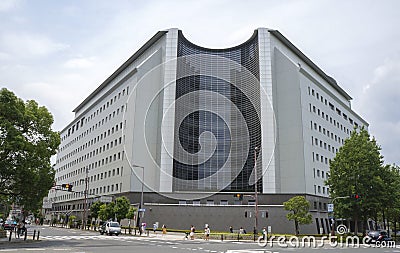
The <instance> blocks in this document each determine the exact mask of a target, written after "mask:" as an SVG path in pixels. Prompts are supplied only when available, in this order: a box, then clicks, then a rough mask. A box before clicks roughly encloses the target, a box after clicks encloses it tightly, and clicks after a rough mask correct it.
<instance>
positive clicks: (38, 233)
mask: <svg viewBox="0 0 400 253" xmlns="http://www.w3.org/2000/svg"><path fill="white" fill-rule="evenodd" d="M39 235H40V230H38V231H37V238H36V240H37V241H39Z"/></svg>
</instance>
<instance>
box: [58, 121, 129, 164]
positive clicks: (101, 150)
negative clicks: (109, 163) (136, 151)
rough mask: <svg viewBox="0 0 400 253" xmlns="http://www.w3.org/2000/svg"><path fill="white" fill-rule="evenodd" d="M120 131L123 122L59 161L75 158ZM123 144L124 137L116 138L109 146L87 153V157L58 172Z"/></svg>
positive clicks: (74, 161) (72, 162)
mask: <svg viewBox="0 0 400 253" xmlns="http://www.w3.org/2000/svg"><path fill="white" fill-rule="evenodd" d="M119 129H122V122H121V123H120V124H119V125H118V124H117V125H116V126H115V128H114V127H112V128H111V129H109V130H108V131H105V132H104V134H103V133H101V134H100V135H98V136H97V137H95V138H93V139H92V140H90V141H88V142H86V143H84V144H83V145H82V146H80V147H78V148H77V149H74V150H73V151H71V152H70V153H68V154H66V155H65V156H63V157H61V158H60V159H58V161H59V162H62V161H65V160H66V159H68V158H70V157H72V156H74V155H76V154H78V153H81V152H82V151H84V150H85V149H86V148H89V147H90V146H92V145H94V144H96V143H97V142H99V141H102V140H103V139H105V138H106V137H108V136H110V135H112V134H114V132H117V131H118V130H119ZM107 133H108V135H107ZM121 143H122V136H120V137H119V138H116V139H114V140H112V141H111V142H109V143H107V144H104V145H103V146H100V147H99V148H97V149H95V150H93V151H90V152H89V153H87V154H85V155H83V156H81V157H78V158H77V159H75V160H73V161H71V162H69V163H67V164H65V165H63V166H61V167H60V168H58V170H57V171H62V170H64V169H66V168H69V167H71V166H72V164H76V163H79V162H81V161H85V160H86V159H88V158H90V157H93V156H95V155H97V154H101V152H103V151H105V150H109V149H110V148H112V147H114V146H117V145H118V144H121Z"/></svg>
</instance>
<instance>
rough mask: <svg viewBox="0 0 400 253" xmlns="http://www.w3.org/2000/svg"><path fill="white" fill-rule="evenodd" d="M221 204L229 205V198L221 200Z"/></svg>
mask: <svg viewBox="0 0 400 253" xmlns="http://www.w3.org/2000/svg"><path fill="white" fill-rule="evenodd" d="M219 204H220V205H221V206H227V205H228V200H221V201H220V203H219Z"/></svg>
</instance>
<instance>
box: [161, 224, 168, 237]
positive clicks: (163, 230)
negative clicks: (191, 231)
mask: <svg viewBox="0 0 400 253" xmlns="http://www.w3.org/2000/svg"><path fill="white" fill-rule="evenodd" d="M162 234H163V235H165V234H167V226H165V224H163V225H162Z"/></svg>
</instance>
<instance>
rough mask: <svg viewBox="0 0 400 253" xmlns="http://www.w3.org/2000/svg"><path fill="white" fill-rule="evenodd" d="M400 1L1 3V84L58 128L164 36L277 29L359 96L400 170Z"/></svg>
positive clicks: (217, 38) (200, 41) (207, 41)
mask: <svg viewBox="0 0 400 253" xmlns="http://www.w3.org/2000/svg"><path fill="white" fill-rule="evenodd" d="M399 9H400V1H397V0H391V1H389V0H382V1H368V0H359V1H355V0H330V1H328V0H274V1H268V0H264V1H261V0H260V1H258V0H252V1H249V0H248V1H242V0H237V1H235V0H196V1H190V0H182V1H175V0H168V1H161V0H159V1H152V0H147V1H122V0H113V1H103V0H94V1H91V0H85V1H73V0H72V1H63V0H57V1H51V0H48V1H44V0H34V1H33V0H0V88H3V87H5V88H8V89H10V90H12V91H13V92H14V93H15V94H16V95H17V96H18V97H21V98H22V99H24V100H28V99H34V100H36V101H37V102H38V103H39V104H40V105H44V106H46V107H47V108H48V109H49V110H50V112H51V113H52V114H53V116H54V119H55V122H54V125H53V128H54V129H55V130H57V131H60V130H62V129H63V128H64V127H65V126H66V125H67V124H68V123H70V122H71V121H72V120H73V118H74V114H73V113H72V110H73V109H74V108H75V107H76V106H77V105H79V104H80V102H82V101H83V99H85V98H86V97H87V96H88V95H89V94H90V93H91V92H92V91H94V90H95V89H96V88H97V87H98V86H99V85H100V84H101V83H102V82H103V81H104V80H105V79H106V78H107V77H109V76H110V75H111V74H112V73H113V72H114V71H115V70H116V69H117V68H118V67H119V66H120V65H122V63H123V62H125V61H126V60H127V59H128V58H129V57H130V56H131V55H132V54H133V53H134V52H135V51H136V50H138V49H139V47H140V46H142V45H143V44H144V43H145V42H146V41H147V40H148V39H150V38H151V37H152V36H153V35H154V34H155V33H156V32H157V31H160V30H164V29H168V28H179V29H181V30H183V33H184V34H185V37H186V38H188V39H189V40H190V41H191V42H193V43H195V44H197V45H201V46H203V47H210V48H225V47H231V46H235V45H238V44H241V43H242V42H244V41H246V40H247V39H248V38H250V36H251V35H252V34H253V31H254V30H255V29H256V28H258V27H266V28H271V29H276V30H279V31H280V32H281V33H282V34H283V35H284V36H285V37H286V38H288V39H289V40H290V41H291V42H292V43H293V44H294V45H296V46H297V47H298V48H299V49H300V50H301V51H302V52H303V53H304V54H305V55H307V56H308V57H309V58H310V59H311V60H312V61H313V62H314V63H316V64H317V65H318V66H319V67H320V68H321V69H322V70H324V71H325V72H326V73H327V74H328V75H330V76H332V77H333V78H334V79H335V80H336V81H337V82H338V84H339V85H340V86H341V87H342V88H343V89H344V90H345V91H346V92H347V93H349V94H350V96H351V97H352V98H353V100H352V109H353V110H354V111H356V112H357V113H358V114H359V115H361V116H362V117H363V118H364V119H365V120H366V121H367V122H368V123H369V124H370V127H369V131H370V133H371V135H372V136H374V137H375V138H376V140H377V142H378V144H379V145H380V146H381V147H382V154H383V156H384V161H385V163H387V164H393V163H396V164H400V110H399V109H398V108H399V104H398V100H397V99H399V98H400V43H399V41H400V29H399V25H400V15H399Z"/></svg>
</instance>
